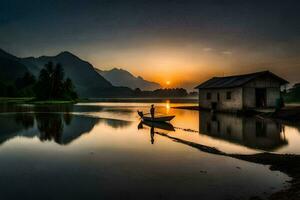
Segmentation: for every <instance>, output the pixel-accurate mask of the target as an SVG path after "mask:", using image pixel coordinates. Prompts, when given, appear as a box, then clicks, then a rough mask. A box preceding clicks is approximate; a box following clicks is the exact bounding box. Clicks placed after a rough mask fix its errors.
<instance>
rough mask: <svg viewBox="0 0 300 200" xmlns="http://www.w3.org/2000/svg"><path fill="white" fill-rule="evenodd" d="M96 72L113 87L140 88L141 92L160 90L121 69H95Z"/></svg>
mask: <svg viewBox="0 0 300 200" xmlns="http://www.w3.org/2000/svg"><path fill="white" fill-rule="evenodd" d="M96 71H97V72H98V73H99V74H100V75H102V76H103V77H104V78H105V79H106V80H108V81H109V82H111V83H112V84H113V85H114V86H125V87H130V88H131V89H135V88H140V89H142V90H155V89H158V88H161V86H160V85H159V84H158V83H155V82H150V81H147V80H145V79H143V78H142V77H140V76H138V77H135V76H134V75H132V74H131V73H130V72H128V71H126V70H123V69H118V68H113V69H111V70H107V71H102V70H99V69H96Z"/></svg>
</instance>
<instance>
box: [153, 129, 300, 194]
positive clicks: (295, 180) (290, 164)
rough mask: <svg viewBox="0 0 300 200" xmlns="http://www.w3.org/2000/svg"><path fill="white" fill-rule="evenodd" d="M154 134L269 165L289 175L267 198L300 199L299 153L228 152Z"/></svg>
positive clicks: (195, 146) (274, 169) (273, 169)
mask: <svg viewBox="0 0 300 200" xmlns="http://www.w3.org/2000/svg"><path fill="white" fill-rule="evenodd" d="M155 133H156V134H158V135H160V136H163V137H166V138H169V139H171V140H172V141H174V142H177V143H181V144H184V145H187V146H190V147H192V148H196V149H198V150H200V151H202V152H206V153H211V154H215V155H220V156H227V157H231V158H235V159H239V160H243V161H248V162H252V163H257V164H262V165H269V166H270V167H269V169H270V170H271V171H280V172H282V173H285V174H286V175H288V176H289V177H291V179H292V180H291V181H289V183H290V186H289V187H288V188H287V189H285V188H284V189H281V190H279V191H277V192H275V193H273V194H271V195H270V196H269V197H268V199H269V200H299V199H300V155H294V154H275V153H257V154H250V155H244V154H228V153H225V152H223V151H220V150H218V149H217V148H215V147H210V146H205V145H202V144H198V143H195V142H190V141H186V140H183V139H179V138H176V137H173V136H169V135H168V134H165V133H161V132H155ZM250 199H256V200H260V199H261V198H260V197H257V196H253V197H251V198H250Z"/></svg>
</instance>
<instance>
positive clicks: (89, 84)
mask: <svg viewBox="0 0 300 200" xmlns="http://www.w3.org/2000/svg"><path fill="white" fill-rule="evenodd" d="M49 61H52V62H53V63H60V64H61V65H62V66H63V68H64V72H65V75H66V76H67V77H69V78H71V79H72V81H73V83H74V84H75V86H76V90H77V92H78V93H79V95H80V96H91V95H93V94H96V93H97V91H98V90H102V89H105V88H110V87H113V86H112V84H111V83H110V82H109V81H107V80H106V79H104V78H103V77H102V76H101V75H100V76H99V74H98V73H97V72H96V71H95V70H94V67H93V66H92V65H91V64H90V63H88V62H86V61H84V60H81V59H80V58H78V57H77V56H75V55H73V54H72V53H70V52H66V51H65V52H62V53H60V54H58V55H56V56H41V57H38V58H34V57H29V58H23V59H22V63H23V64H24V65H26V66H27V68H28V69H29V71H31V72H32V73H33V74H34V75H36V76H37V75H38V73H39V71H40V70H41V69H42V68H43V67H44V65H45V64H46V63H48V62H49Z"/></svg>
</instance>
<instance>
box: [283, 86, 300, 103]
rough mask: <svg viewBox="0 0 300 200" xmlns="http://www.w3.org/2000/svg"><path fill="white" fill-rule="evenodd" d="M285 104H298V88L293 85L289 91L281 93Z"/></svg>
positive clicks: (299, 88) (299, 92) (299, 100)
mask: <svg viewBox="0 0 300 200" xmlns="http://www.w3.org/2000/svg"><path fill="white" fill-rule="evenodd" d="M283 97H284V100H285V101H286V102H300V87H299V85H295V86H294V87H293V88H291V89H290V90H289V91H287V92H285V93H283Z"/></svg>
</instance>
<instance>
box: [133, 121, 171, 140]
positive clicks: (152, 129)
mask: <svg viewBox="0 0 300 200" xmlns="http://www.w3.org/2000/svg"><path fill="white" fill-rule="evenodd" d="M144 125H146V126H147V127H149V128H150V141H151V144H154V135H155V128H158V129H161V130H166V131H175V129H174V127H173V125H172V124H170V123H167V122H148V121H141V122H140V123H139V124H138V129H143V128H144Z"/></svg>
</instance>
